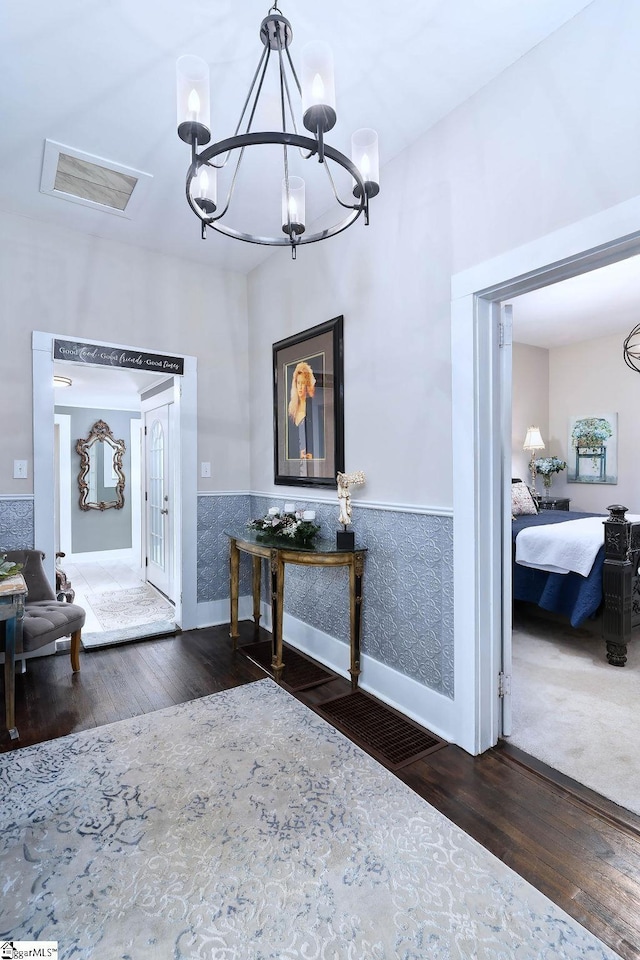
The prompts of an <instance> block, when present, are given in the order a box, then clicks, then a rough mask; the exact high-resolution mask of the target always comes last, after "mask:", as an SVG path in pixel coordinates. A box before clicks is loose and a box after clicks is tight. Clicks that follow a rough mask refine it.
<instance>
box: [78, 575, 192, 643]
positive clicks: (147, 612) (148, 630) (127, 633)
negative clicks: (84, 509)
mask: <svg viewBox="0 0 640 960" xmlns="http://www.w3.org/2000/svg"><path fill="white" fill-rule="evenodd" d="M61 566H62V569H63V570H64V572H65V573H66V575H67V577H68V579H69V580H70V581H71V586H72V587H73V589H74V590H75V593H76V595H75V600H74V603H77V604H79V605H80V606H81V607H84V609H85V611H86V614H87V619H86V622H85V626H84V629H83V631H82V645H83V647H84V648H85V649H90V648H92V647H101V646H107V645H110V644H112V643H123V642H125V641H127V640H139V639H142V638H144V637H149V636H158V635H160V634H162V633H167V632H169V631H173V630H175V613H174V608H173V605H172V604H171V603H169V601H168V600H166V599H165V598H164V597H163V596H162V594H160V593H159V592H158V591H157V590H155V589H154V588H153V587H152V586H151V585H150V584H148V583H146V582H145V581H144V580H143V579H142V570H141V569H140V567H139V566H137V565H136V564H133V563H127V562H125V561H122V560H109V561H95V560H94V561H87V562H85V563H69V562H67V560H66V558H64V559H63V560H62V562H61Z"/></svg>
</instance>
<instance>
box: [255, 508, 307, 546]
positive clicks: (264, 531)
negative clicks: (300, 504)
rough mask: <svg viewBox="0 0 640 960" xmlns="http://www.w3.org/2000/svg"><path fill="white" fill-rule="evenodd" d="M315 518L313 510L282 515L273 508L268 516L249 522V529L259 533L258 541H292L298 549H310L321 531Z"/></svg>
mask: <svg viewBox="0 0 640 960" xmlns="http://www.w3.org/2000/svg"><path fill="white" fill-rule="evenodd" d="M314 518H315V513H314V512H313V511H312V510H305V511H303V510H296V511H293V512H290V513H284V512H283V513H281V512H280V510H279V509H278V507H271V509H270V510H269V512H268V513H267V515H266V516H264V517H259V518H258V519H257V520H249V521H248V523H247V527H248V528H249V529H250V530H255V531H257V537H258V540H263V541H265V542H268V541H270V540H272V541H279V542H282V541H285V542H286V541H291V542H292V543H293V544H294V545H295V546H298V547H310V546H311V545H312V543H313V540H314V538H315V536H316V534H317V533H318V531H319V530H320V527H319V526H318V524H317V523H314V522H313V520H314Z"/></svg>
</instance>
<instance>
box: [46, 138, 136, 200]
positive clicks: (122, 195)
mask: <svg viewBox="0 0 640 960" xmlns="http://www.w3.org/2000/svg"><path fill="white" fill-rule="evenodd" d="M151 179H152V178H151V177H150V175H149V174H147V173H142V172H141V171H139V170H133V169H131V168H129V167H123V166H122V165H121V164H118V163H112V162H111V161H109V160H103V159H102V158H101V157H94V156H91V154H88V153H83V152H82V151H80V150H75V149H73V148H72V147H65V146H64V145H63V144H60V143H55V142H54V141H53V140H45V150H44V158H43V164H42V179H41V183H40V191H41V192H42V193H47V194H49V195H50V196H53V197H59V198H60V199H62V200H71V201H73V202H74V203H80V204H83V205H84V206H88V207H93V208H94V209H96V210H102V211H103V212H106V213H113V214H116V216H121V217H127V218H131V216H132V207H133V206H138V201H139V194H140V192H141V189H140V188H141V186H142V185H143V184H144V185H147V184H148V182H149V181H151ZM142 192H144V191H142Z"/></svg>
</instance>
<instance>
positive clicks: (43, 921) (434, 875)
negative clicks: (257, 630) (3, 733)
mask: <svg viewBox="0 0 640 960" xmlns="http://www.w3.org/2000/svg"><path fill="white" fill-rule="evenodd" d="M0 795H1V796H2V801H0V871H1V874H2V890H3V896H2V900H1V903H0V936H1V937H2V938H3V939H7V940H10V939H14V940H35V939H39V940H41V941H43V940H57V941H58V942H59V950H60V953H59V955H60V957H64V958H70V957H74V958H89V957H91V958H92V960H116V958H125V957H131V958H136V960H139V958H157V960H166V958H169V957H171V958H174V960H187V958H188V960H205V958H206V960H222V958H224V960H268V958H271V960H282V958H287V960H303V958H304V960H400V958H402V960H425V958H429V960H445V958H446V960H454V958H460V960H462V958H468V957H474V958H478V960H489V958H491V960H498V958H516V957H517V958H518V960H530V958H538V960H543V958H544V960H557V958H559V957H562V958H564V960H572V958H576V960H577V958H589V960H596V958H599V960H603V958H607V960H611V958H613V957H615V956H616V954H614V953H613V952H612V951H610V950H609V949H608V948H606V947H605V946H604V945H603V944H601V943H600V941H598V940H597V939H596V938H595V937H593V936H592V935H591V934H589V933H588V932H587V931H585V930H584V929H583V928H582V927H580V926H579V925H578V924H577V923H575V922H574V921H573V920H571V919H570V918H569V917H568V916H567V915H566V914H564V913H563V912H562V911H561V910H560V909H559V908H557V907H556V906H554V905H553V904H552V903H551V902H550V901H549V900H548V899H547V898H546V897H544V896H543V895H542V894H541V893H539V892H538V891H536V890H535V889H534V888H533V887H532V886H530V885H529V884H528V883H526V882H525V881H524V880H522V879H521V878H520V877H518V876H517V875H516V874H515V873H513V871H512V870H510V869H509V868H508V867H507V866H505V865H504V864H503V863H502V862H501V861H499V860H497V859H496V858H495V857H493V856H492V855H491V854H490V853H488V852H487V851H486V850H484V849H483V848H482V847H481V846H480V845H479V844H478V843H476V842H475V841H474V840H473V839H472V838H470V837H469V836H468V835H467V834H465V833H463V832H462V831H461V830H459V829H458V828H457V827H455V826H453V825H452V824H451V823H450V821H448V820H447V819H446V818H445V817H444V816H442V815H441V814H440V813H438V812H437V811H436V810H435V809H433V808H432V807H431V806H429V804H427V803H425V802H424V801H423V800H421V799H420V798H419V797H418V796H416V795H415V794H414V793H413V792H412V791H411V790H410V789H409V788H408V787H407V786H406V785H405V784H403V783H401V782H400V781H399V780H396V778H395V777H394V776H393V775H392V774H391V773H389V772H388V771H387V770H385V769H384V768H383V767H381V766H380V765H379V764H378V763H377V762H376V761H375V760H373V759H372V758H371V757H369V756H367V755H366V754H365V753H363V752H362V751H361V750H359V748H358V747H356V746H354V745H353V744H351V743H350V742H349V741H348V740H346V739H345V738H344V737H343V736H342V734H340V733H338V732H337V731H335V730H334V729H333V728H332V727H331V726H330V725H329V724H327V723H326V722H325V721H323V720H322V719H320V718H319V717H317V716H316V715H315V714H314V713H312V711H310V710H308V709H307V708H306V707H304V706H303V705H302V704H300V703H299V702H298V701H297V700H295V699H294V698H293V697H292V696H290V695H289V694H287V693H286V692H285V691H283V690H282V689H280V688H278V687H277V686H276V685H275V684H274V683H273V682H272V681H271V680H261V681H258V682H256V683H252V684H249V685H247V686H244V687H240V688H236V689H234V690H229V691H225V692H223V693H218V694H215V695H214V696H210V697H205V698H204V699H202V700H196V701H193V702H191V703H187V704H183V705H181V706H179V707H171V708H168V709H165V710H161V711H159V712H157V713H153V714H148V715H146V716H141V717H138V718H135V719H133V720H125V721H120V722H119V723H115V724H111V725H109V726H105V727H100V728H98V729H96V730H93V731H84V732H82V733H78V734H73V735H71V736H68V737H64V738H62V739H60V740H54V741H51V742H48V743H43V744H39V745H37V746H33V747H25V748H23V749H21V750H17V751H15V752H12V753H6V754H2V755H1V756H0Z"/></svg>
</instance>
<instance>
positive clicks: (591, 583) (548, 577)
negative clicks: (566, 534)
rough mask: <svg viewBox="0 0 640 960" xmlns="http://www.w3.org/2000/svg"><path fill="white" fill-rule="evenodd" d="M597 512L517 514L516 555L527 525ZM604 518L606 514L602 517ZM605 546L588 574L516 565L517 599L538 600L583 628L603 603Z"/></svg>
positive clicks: (515, 594) (515, 591) (556, 521)
mask: <svg viewBox="0 0 640 960" xmlns="http://www.w3.org/2000/svg"><path fill="white" fill-rule="evenodd" d="M595 516H599V514H595V513H577V512H573V511H570V512H567V511H564V510H543V511H542V512H541V513H538V514H536V515H535V516H530V517H529V516H527V517H516V518H515V520H513V521H512V527H513V555H514V558H515V544H516V537H517V536H518V534H519V533H520V531H521V530H523V529H524V528H525V527H538V526H542V525H543V524H545V523H563V522H564V521H566V520H579V519H580V518H581V517H595ZM602 519H603V521H604V520H606V516H603V517H602ZM602 539H603V545H602V548H601V549H600V550H599V551H598V555H597V557H596V559H595V561H594V563H593V567H592V568H591V573H590V574H589V576H588V577H582V576H580V574H579V573H564V574H563V573H547V571H546V570H534V569H532V568H531V567H522V566H520V564H519V563H514V564H513V599H514V600H526V601H528V602H529V603H535V604H537V606H539V607H542V609H543V610H550V611H551V612H552V613H560V614H562V615H563V616H565V617H568V619H569V621H570V622H571V626H572V627H579V626H580V624H581V623H584V621H585V620H586V619H587V618H588V617H593V616H594V614H595V613H596V611H597V609H598V607H599V606H600V604H601V602H602V566H603V564H604V531H603V536H602Z"/></svg>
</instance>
